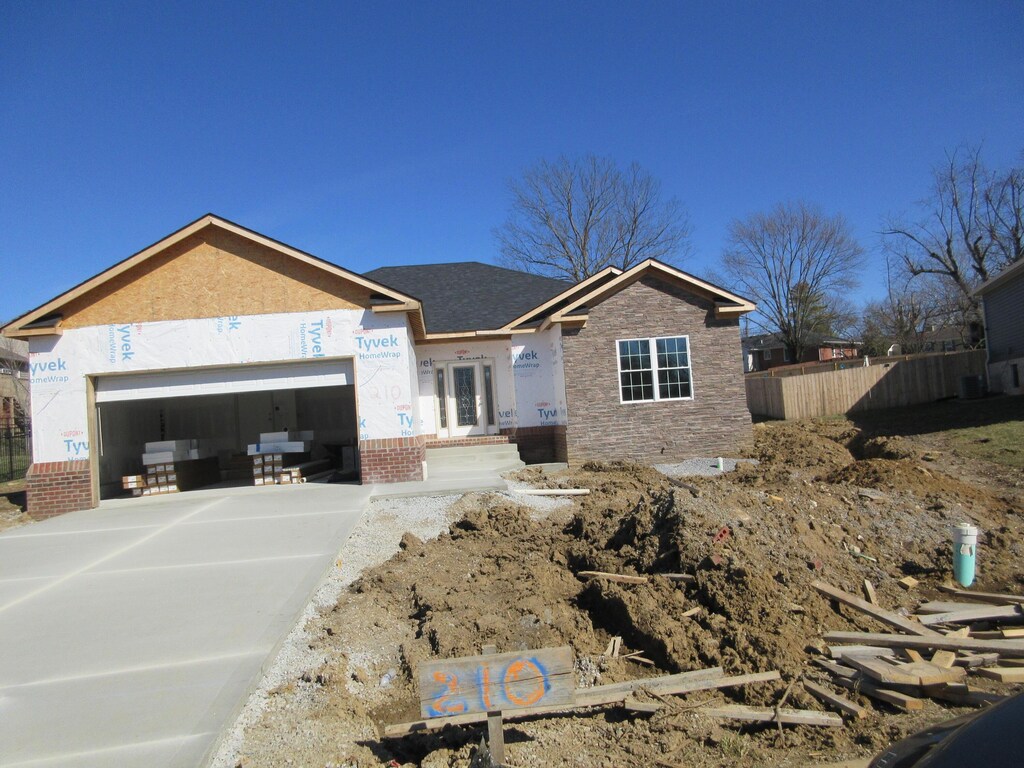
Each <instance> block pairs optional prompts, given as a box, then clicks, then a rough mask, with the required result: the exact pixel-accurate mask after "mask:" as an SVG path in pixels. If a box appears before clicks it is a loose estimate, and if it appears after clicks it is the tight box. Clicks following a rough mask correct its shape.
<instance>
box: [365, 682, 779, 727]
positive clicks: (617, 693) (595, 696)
mask: <svg viewBox="0 0 1024 768" xmlns="http://www.w3.org/2000/svg"><path fill="white" fill-rule="evenodd" d="M778 679H780V675H779V673H778V672H777V671H772V672H758V673H755V674H752V675H736V676H734V677H725V676H724V675H723V673H722V668H721V667H709V668H708V669H698V670H694V671H692V672H682V673H680V674H677V675H663V676H661V677H648V678H643V679H640V680H627V681H625V682H622V683H609V684H608V685H598V686H594V687H593V688H578V689H576V691H575V696H574V698H575V703H574V704H565V705H554V706H536V707H524V708H522V709H516V710H510V711H505V712H502V716H503V718H504V719H505V720H517V719H520V718H523V717H534V716H537V715H548V714H553V713H556V712H565V711H567V710H571V709H577V708H580V707H594V706H601V705H604V704H617V703H620V702H623V701H625V700H626V698H627V697H628V696H629V695H630V694H631V693H633V692H634V691H638V690H640V689H644V690H647V691H650V692H652V693H654V694H655V695H658V694H666V693H672V694H680V693H691V692H693V691H702V690H712V689H717V688H730V687H733V686H737V685H746V684H748V683H758V682H768V681H772V680H778ZM486 719H487V714H486V713H485V712H469V713H466V714H459V715H449V716H447V717H432V718H425V719H423V720H415V721H413V722H409V723H397V724H394V725H388V726H385V727H384V729H383V731H382V732H381V736H382V737H383V738H398V737H401V736H406V735H408V734H410V733H420V732H425V731H434V730H440V729H441V728H444V727H445V726H448V725H472V724H475V723H482V722H485V721H486Z"/></svg>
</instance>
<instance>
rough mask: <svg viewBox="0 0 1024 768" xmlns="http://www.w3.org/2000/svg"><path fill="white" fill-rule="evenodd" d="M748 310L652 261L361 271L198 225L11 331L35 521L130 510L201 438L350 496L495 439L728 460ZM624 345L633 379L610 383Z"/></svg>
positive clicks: (742, 426)
mask: <svg viewBox="0 0 1024 768" xmlns="http://www.w3.org/2000/svg"><path fill="white" fill-rule="evenodd" d="M753 309H754V305H753V304H752V303H751V302H749V301H748V300H746V299H744V298H743V297H740V296H737V295H735V294H732V293H730V292H728V291H726V290H724V289H722V288H720V287H718V286H715V285H712V284H710V283H707V282H705V281H702V280H700V279H699V278H696V277H694V276H692V275H688V274H686V273H684V272H681V271H679V270H676V269H675V268H673V267H669V266H667V265H664V264H661V263H659V262H657V261H655V260H647V261H644V262H642V263H641V264H638V265H636V266H634V267H632V268H631V269H629V270H625V271H623V270H620V269H617V268H615V267H608V268H606V269H605V270H603V271H601V272H599V273H598V274H596V275H593V276H591V277H589V278H587V279H585V280H583V281H581V282H580V283H577V284H572V283H568V282H565V281H561V280H555V279H551V278H546V277H542V276H538V275H532V274H528V273H524V272H519V271H516V270H508V269H504V268H501V267H496V266H493V265H487V264H481V263H478V262H463V263H454V264H434V265H420V266H407V267H384V268H381V269H378V270H374V271H372V272H368V273H366V274H364V275H359V274H356V273H353V272H350V271H348V270H345V269H344V268H342V267H339V266H336V265H334V264H332V263H330V262H325V261H323V260H322V259H319V258H317V257H315V256H312V255H310V254H307V253H305V252H302V251H299V250H297V249H294V248H292V247H291V246H287V245H285V244H283V243H279V242H277V241H275V240H272V239H270V238H267V237H265V236H263V235H260V234H259V233H256V232H253V231H252V230H247V229H245V228H244V227H241V226H239V225H237V224H233V223H232V222H229V221H226V220H224V219H221V218H219V217H216V216H214V215H212V214H208V215H206V216H204V217H201V218H200V219H197V220H196V221H195V222H192V223H191V224H189V225H186V226H185V227H183V228H182V229H181V230H178V231H177V232H175V233H172V234H171V235H168V236H167V237H165V238H164V239H162V240H160V241H158V242H156V243H154V244H153V245H151V246H149V247H148V248H146V249H144V250H142V251H139V252H138V253H137V254H134V255H133V256H130V257H129V258H127V259H125V260H123V261H121V262H118V263H116V264H115V265H114V266H112V267H110V268H109V269H108V270H106V271H104V272H102V273H100V274H98V275H96V276H95V277H93V278H91V279H90V280H87V281H85V282H84V283H82V284H80V285H78V286H76V287H74V288H72V289H70V290H69V291H67V292H65V293H64V294H61V295H60V296H58V297H56V298H55V299H53V300H51V301H50V302H47V303H46V304H44V305H42V306H41V307H38V308H37V309H35V310H33V311H31V312H29V313H27V314H25V315H23V316H22V317H20V318H18V319H17V320H15V321H12V322H11V323H9V324H8V325H6V326H5V327H4V328H3V333H4V335H5V336H8V337H12V338H22V339H26V340H28V341H29V346H30V350H29V368H30V370H31V378H30V383H31V387H32V390H33V392H36V393H37V394H38V395H39V397H38V398H33V402H38V403H41V404H42V406H41V407H40V408H39V409H34V410H33V426H34V429H33V456H34V458H35V459H36V463H34V464H33V465H32V467H31V468H30V470H29V473H28V478H27V492H28V507H29V512H30V513H31V514H32V515H33V516H35V517H48V516H52V515H55V514H62V513H65V512H68V511H72V510H77V509H84V508H88V507H92V506H96V505H97V504H98V503H99V501H100V499H101V498H106V497H108V496H111V495H117V494H120V493H123V489H122V483H121V480H122V478H123V477H125V476H130V475H137V474H138V473H139V472H140V471H142V466H143V463H144V461H143V457H142V454H143V453H144V452H145V451H144V446H145V445H147V444H151V443H152V442H161V441H179V440H186V439H189V440H191V439H196V440H201V441H204V443H205V444H206V445H207V446H208V449H209V450H210V451H211V452H212V454H213V455H215V456H216V457H217V465H218V468H219V470H220V472H221V477H222V478H229V477H230V476H231V473H232V472H233V471H237V467H238V466H239V464H240V463H241V464H242V466H243V468H244V463H245V462H246V461H247V460H249V459H248V456H247V454H246V450H247V444H251V443H254V442H260V441H261V440H263V438H262V437H261V435H262V434H263V433H267V432H275V433H277V432H281V431H291V430H294V431H306V430H308V431H312V432H314V434H315V435H316V437H314V438H313V440H312V441H311V442H312V447H311V448H310V449H309V450H310V451H311V452H317V451H318V452H319V453H317V454H316V455H313V454H312V453H311V455H312V457H313V458H317V459H321V458H325V457H331V458H332V460H334V461H339V462H340V463H341V464H342V465H343V464H344V463H345V459H344V456H345V455H346V453H347V454H348V455H351V456H353V457H354V459H355V467H354V468H355V469H357V470H358V479H359V480H360V481H361V482H363V483H397V482H407V481H416V480H421V479H423V477H424V471H425V467H426V456H427V451H428V450H430V449H431V448H457V447H464V446H474V445H484V444H491V443H514V444H515V445H516V446H517V449H518V451H519V454H520V456H521V457H522V458H523V459H524V460H526V461H527V462H531V463H537V462H545V461H568V462H570V463H578V462H580V461H584V460H588V459H601V460H615V459H624V460H630V461H637V462H650V463H656V462H672V461H679V460H682V459H685V458H690V457H694V456H709V455H729V454H734V453H735V452H736V451H738V450H739V449H740V448H742V447H743V446H744V445H746V444H747V443H748V442H749V441H750V438H751V424H750V416H749V413H748V412H747V409H746V397H745V393H744V385H743V375H742V369H741V362H740V354H739V352H740V340H739V319H740V317H742V315H743V314H745V313H747V312H750V311H752V310H753ZM623 340H630V341H629V344H630V345H633V346H636V347H637V349H639V347H640V346H642V347H643V348H644V349H645V350H646V352H645V353H644V355H643V356H640V357H638V358H637V360H640V359H641V357H642V359H643V361H645V364H646V365H647V366H648V367H647V369H646V370H642V371H637V370H633V369H630V370H629V371H626V370H625V369H622V366H623V365H624V364H628V365H630V366H632V365H633V363H632V362H628V363H624V362H623V361H624V360H625V359H626V358H624V357H623V354H624V353H623V351H622V349H623V347H621V345H620V343H619V342H622V341H623ZM630 348H632V347H630ZM627 357H628V356H627ZM631 359H632V358H630V360H631ZM620 369H621V370H620ZM627 379H629V380H630V381H631V382H633V383H632V384H629V385H628V386H627V385H626V384H625V383H624V382H625V381H626V380H627ZM637 381H639V382H641V383H640V384H636V383H635V382H637ZM627 394H628V396H627ZM624 400H626V402H624ZM147 450H148V449H147ZM251 452H252V451H249V453H251ZM257 452H259V451H258V446H257ZM249 461H250V464H251V460H249ZM236 479H237V476H236Z"/></svg>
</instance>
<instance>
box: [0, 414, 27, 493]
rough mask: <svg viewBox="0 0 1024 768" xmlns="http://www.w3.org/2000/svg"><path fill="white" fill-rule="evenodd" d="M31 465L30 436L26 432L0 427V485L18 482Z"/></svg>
mask: <svg viewBox="0 0 1024 768" xmlns="http://www.w3.org/2000/svg"><path fill="white" fill-rule="evenodd" d="M31 463H32V435H31V433H30V432H29V431H28V430H22V429H11V428H6V427H0V483H6V482H8V481H9V480H20V479H21V478H23V477H24V476H25V473H26V472H28V465H29V464H31Z"/></svg>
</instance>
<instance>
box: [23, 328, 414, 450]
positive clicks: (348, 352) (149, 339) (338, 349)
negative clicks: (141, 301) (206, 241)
mask: <svg viewBox="0 0 1024 768" xmlns="http://www.w3.org/2000/svg"><path fill="white" fill-rule="evenodd" d="M411 349H412V346H411V342H410V339H409V333H408V327H407V325H406V320H405V316H404V315H401V314H387V315H376V314H374V313H373V312H371V311H369V310H341V309H339V310H330V311H324V312H295V313H286V314H271V315H241V316H234V317H215V318H204V319H197V320H173V321H161V322H152V323H133V324H127V325H102V326H91V327H87V328H76V329H69V330H66V331H64V333H63V335H61V336H58V337H37V338H34V339H32V341H31V343H30V352H29V367H30V381H31V385H32V448H33V459H34V460H35V461H37V462H45V461H65V460H75V459H87V458H89V442H88V439H89V438H88V434H89V414H88V408H87V400H86V379H87V377H88V376H93V375H102V374H106V373H128V372H142V371H159V370H161V369H182V368H191V367H196V366H204V367H205V366H226V365H242V364H246V363H271V362H288V361H301V360H308V359H314V358H332V357H353V358H355V375H356V399H357V403H358V406H357V407H358V410H359V438H360V439H361V440H372V439H383V438H391V437H402V436H406V435H411V434H413V431H412V430H413V426H412V424H413V423H414V422H413V420H412V414H413V413H414V410H413V382H415V370H414V362H413V358H412V355H411V354H410V351H411Z"/></svg>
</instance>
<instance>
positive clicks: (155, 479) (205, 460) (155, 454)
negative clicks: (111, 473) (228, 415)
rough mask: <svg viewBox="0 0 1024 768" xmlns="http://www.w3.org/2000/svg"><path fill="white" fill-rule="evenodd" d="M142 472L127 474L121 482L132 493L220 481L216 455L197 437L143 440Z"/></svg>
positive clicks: (174, 490) (184, 488) (146, 493)
mask: <svg viewBox="0 0 1024 768" xmlns="http://www.w3.org/2000/svg"><path fill="white" fill-rule="evenodd" d="M142 463H143V465H144V466H145V467H146V473H145V474H144V475H126V476H125V477H123V478H121V485H122V486H123V487H124V488H125V489H127V490H130V491H131V492H132V495H133V496H153V495H155V494H160V493H177V492H178V491H187V490H190V489H192V488H198V487H200V486H203V485H209V484H211V483H216V482H218V481H219V480H220V469H219V467H218V464H217V458H216V457H215V456H212V455H211V452H210V451H209V449H208V448H206V447H205V446H203V445H202V444H201V442H200V441H199V440H160V441H157V442H152V443H146V446H145V453H143V454H142Z"/></svg>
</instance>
